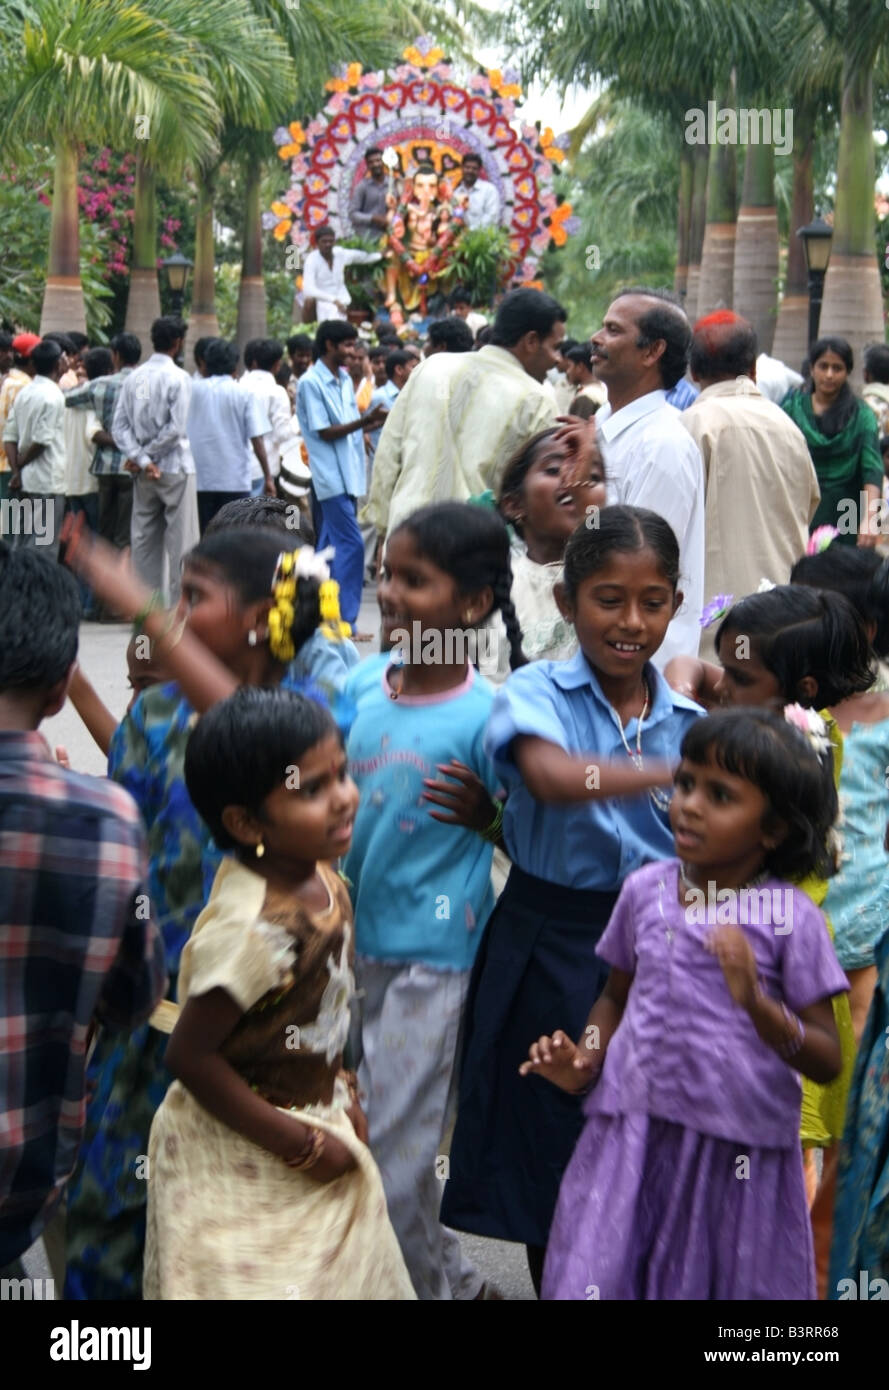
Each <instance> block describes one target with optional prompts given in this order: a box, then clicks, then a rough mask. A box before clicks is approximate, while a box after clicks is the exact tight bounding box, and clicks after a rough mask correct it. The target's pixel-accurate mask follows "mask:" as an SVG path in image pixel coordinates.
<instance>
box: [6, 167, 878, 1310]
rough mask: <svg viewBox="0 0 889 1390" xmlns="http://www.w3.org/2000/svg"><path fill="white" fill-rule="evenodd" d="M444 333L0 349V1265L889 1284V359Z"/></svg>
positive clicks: (623, 327)
mask: <svg viewBox="0 0 889 1390" xmlns="http://www.w3.org/2000/svg"><path fill="white" fill-rule="evenodd" d="M368 163H369V168H370V160H369V161H368ZM381 169H382V166H380V170H377V172H376V174H374V171H373V169H371V172H370V174H369V179H373V180H374V182H375V183H377V184H379V183H380V182H381V179H382V174H381ZM468 172H469V174H470V179H471V174H472V170H471V169H470V170H469V171H468ZM466 173H467V170H466V169H465V167H464V179H465V175H466ZM471 190H472V184H471V182H470V183H469V184H468V191H469V193H470V195H471ZM362 196H363V202H362V207H361V208H360V209H359V212H361V213H362V214H363V215H366V216H367V217H368V218H369V219H370V220H371V221H372V220H373V217H374V216H375V215H376V216H379V215H380V214H379V213H375V212H374V207H375V203H374V196H375V190H374V189H373V188H371V189H370V190H369V191H368V192H367V195H366V197H365V196H364V195H362ZM365 204H366V206H365ZM470 205H471V200H470ZM321 278H322V279H323V274H322V277H321ZM322 289H324V286H322V285H321V283H320V280H319V294H320V293H321V290H322ZM327 290H329V293H330V294H331V295H334V290H333V289H331V288H330V286H327ZM325 292H327V291H325ZM330 302H331V303H333V304H335V305H336V306H337V308H338V309H339V308H340V307H343V306H342V302H341V301H340V300H337V299H336V298H332V299H331V301H330ZM450 308H451V310H452V312H451V313H450V314H449V315H448V316H446V317H444V318H442V319H439V320H437V321H434V322H433V323H432V324H431V325H430V327H429V333H428V342H427V343H426V344H425V350H424V351H423V352H422V353H421V352H420V351H419V350H418V349H417V348H416V347H413V346H411V345H409V344H408V343H406V342H405V341H403V339H400V338H398V337H397V336H393V337H390V336H388V333H387V327H386V325H385V323H382V324H379V325H377V328H378V332H377V334H376V337H377V340H378V341H377V342H376V343H375V344H373V345H369V344H368V343H367V342H366V341H365V340H364V339H363V337H362V336H361V335H360V334H359V332H358V330H357V329H356V328H355V327H354V326H353V325H352V324H351V323H349V322H348V321H347V320H346V319H345V318H344V317H341V316H340V314H339V313H337V314H336V315H332V316H331V317H330V318H329V319H326V320H325V321H324V322H322V323H321V324H320V326H319V327H318V330H317V333H316V335H315V338H314V341H313V340H312V339H310V338H308V337H306V336H305V335H299V334H298V335H296V336H294V337H293V338H291V339H289V340H288V342H287V344H286V345H285V344H282V343H280V342H278V341H276V340H274V339H256V340H253V341H252V342H250V343H248V344H247V345H246V347H245V350H244V354H243V361H241V358H240V354H239V351H238V348H237V345H235V344H233V343H231V342H228V341H226V340H223V339H219V338H216V339H204V340H200V341H199V342H198V343H196V344H195V345H194V349H193V355H194V359H195V363H196V366H195V370H194V373H193V374H192V375H189V374H188V373H186V371H185V370H183V368H182V367H181V366H180V365H179V364H178V361H177V359H178V358H180V356H181V354H182V350H183V345H184V342H185V336H186V332H187V328H186V325H185V324H184V323H183V322H181V321H180V320H178V319H175V318H169V317H167V318H162V319H159V320H157V321H156V322H155V324H154V325H153V328H152V347H153V349H154V350H153V352H152V354H151V355H150V356H148V358H147V360H145V361H144V362H142V364H141V365H139V362H140V357H141V356H142V347H141V344H140V343H139V342H138V340H137V339H135V338H134V337H133V336H132V335H130V334H126V333H123V334H120V335H118V336H117V337H116V338H114V339H113V340H112V343H111V346H110V349H106V348H104V347H92V348H91V347H89V345H88V343H87V342H86V341H79V339H78V338H77V337H76V336H72V335H67V336H66V335H63V334H48V335H46V336H44V337H43V338H37V336H36V335H32V334H26V333H21V334H16V335H11V334H7V335H0V372H2V373H3V375H2V381H0V435H2V440H3V449H4V453H3V454H2V455H0V467H2V469H3V471H2V472H0V479H2V481H3V492H2V500H3V503H4V511H3V524H4V529H6V530H7V532H9V533H10V534H8V535H7V537H6V538H5V539H0V980H2V995H3V999H4V1013H5V1024H6V1037H7V1041H6V1045H5V1047H4V1049H2V1050H0V1091H2V1097H0V1098H2V1111H3V1116H4V1121H3V1127H2V1129H0V1273H2V1274H3V1275H5V1276H9V1277H20V1276H21V1275H22V1267H21V1260H22V1257H23V1256H24V1255H25V1254H26V1252H27V1251H28V1250H29V1249H30V1247H31V1246H32V1245H33V1244H34V1242H35V1241H37V1240H38V1239H39V1238H42V1239H43V1241H44V1245H45V1249H46V1254H47V1258H48V1259H49V1262H50V1266H51V1269H52V1271H53V1275H54V1277H55V1278H56V1280H57V1283H58V1285H59V1287H60V1288H61V1287H64V1290H65V1296H66V1297H69V1298H74V1299H82V1300H112V1299H137V1298H140V1297H144V1298H146V1299H163V1300H170V1299H235V1298H250V1299H280V1298H293V1297H298V1298H301V1299H314V1300H317V1299H383V1300H408V1299H417V1298H419V1299H423V1300H448V1299H463V1300H468V1299H496V1298H499V1297H502V1294H501V1293H500V1291H499V1290H498V1289H497V1288H496V1286H495V1285H494V1284H493V1283H492V1282H491V1281H489V1280H486V1279H485V1278H484V1277H483V1276H482V1274H481V1273H480V1272H479V1271H478V1270H477V1269H476V1268H475V1267H474V1266H473V1264H472V1263H471V1262H470V1260H469V1259H468V1257H467V1254H466V1249H465V1246H464V1245H463V1244H461V1241H460V1238H459V1234H458V1233H460V1232H471V1233H474V1234H477V1235H481V1236H487V1237H494V1238H498V1239H501V1240H506V1241H512V1242H516V1243H518V1244H520V1245H522V1246H524V1247H525V1249H526V1252H527V1263H528V1269H529V1273H530V1276H531V1280H532V1282H533V1285H534V1288H535V1290H536V1292H537V1294H538V1295H539V1296H540V1297H542V1298H544V1299H557V1300H590V1299H606V1300H608V1299H636V1300H674V1299H732V1300H751V1299H755V1300H765V1299H769V1300H788V1299H798V1298H800V1299H815V1298H821V1299H825V1298H839V1297H843V1296H845V1295H844V1294H843V1289H844V1288H845V1286H846V1284H847V1282H848V1280H849V1279H850V1278H851V1279H853V1280H857V1279H858V1277H859V1271H861V1270H865V1271H867V1273H868V1277H869V1279H870V1280H871V1281H874V1280H877V1281H879V1282H880V1284H881V1286H882V1287H883V1288H884V1289H885V1293H884V1294H883V1295H882V1296H884V1297H885V1296H889V1195H887V1184H889V1052H887V1050H886V1046H885V1039H886V1036H887V1029H889V906H887V903H889V898H887V889H889V853H887V847H886V846H887V843H889V831H887V822H889V814H887V812H889V804H887V801H886V768H887V767H889V684H887V677H886V670H887V668H886V664H885V663H886V662H887V661H889V558H887V556H886V554H885V552H884V550H883V547H882V538H883V536H884V535H885V534H886V531H887V527H886V526H885V521H884V510H885V503H884V500H883V499H884V488H885V481H884V460H885V458H886V454H887V452H889V438H887V437H886V435H885V431H886V428H887V419H889V349H887V348H885V347H884V346H882V345H880V346H875V347H873V348H871V349H870V350H869V351H868V353H867V355H866V358H865V363H864V368H865V379H866V383H867V384H866V387H865V391H864V393H863V394H862V395H861V396H859V395H857V394H856V393H855V392H854V391H853V389H852V387H851V385H850V375H851V373H852V371H853V367H854V363H853V359H852V353H851V350H850V348H849V345H848V344H847V343H846V342H845V341H844V340H843V339H841V338H837V337H834V336H828V337H823V338H821V339H819V340H818V341H817V342H815V343H813V344H812V345H811V348H810V351H809V356H808V360H807V364H806V366H805V370H804V372H803V373H801V374H800V373H795V372H793V371H791V370H790V369H789V368H786V367H785V366H784V365H783V364H781V363H779V362H776V361H775V360H774V359H772V358H769V357H767V356H766V355H765V354H762V353H760V352H759V347H758V344H757V341H756V335H755V333H754V330H753V329H752V327H751V325H750V324H749V323H748V322H747V321H746V320H745V319H744V318H743V317H742V316H740V315H739V314H736V313H733V312H730V311H727V310H721V311H717V312H716V313H714V314H711V315H708V316H707V317H706V318H703V319H701V320H700V321H699V322H697V323H695V324H693V325H692V324H690V323H689V321H688V319H687V317H686V315H685V312H684V310H683V309H682V307H681V304H680V303H679V302H678V301H677V300H676V299H675V298H674V297H673V296H672V295H671V294H669V293H667V292H664V291H658V290H653V289H650V288H646V287H632V288H628V289H627V290H624V291H622V292H621V293H620V294H618V295H617V296H616V297H615V299H614V300H613V302H612V303H611V305H610V306H609V307H608V310H607V311H606V313H605V316H604V319H603V322H602V324H601V326H600V327H599V328H598V329H596V330H595V331H594V332H592V333H591V334H590V335H589V336H588V337H586V338H585V339H584V340H582V341H579V340H575V339H571V338H569V337H567V336H566V322H567V315H566V312H565V310H564V309H563V307H562V306H561V305H560V304H559V303H558V302H557V301H556V300H555V299H553V298H552V297H551V296H549V295H547V294H545V293H543V292H540V291H537V290H533V289H518V290H514V291H511V292H510V293H508V294H506V295H505V296H504V297H503V298H502V300H501V302H500V303H499V305H498V306H497V309H496V313H495V314H494V316H493V320H492V322H491V323H490V324H487V323H484V322H482V323H480V322H478V321H476V322H475V323H472V322H471V318H472V311H471V303H470V302H469V300H468V298H467V296H466V295H465V294H464V293H463V292H461V291H457V292H455V294H454V295H453V297H452V302H451V305H450ZM285 346H286V353H285ZM286 357H289V363H288V362H287V361H286V360H285V358H286ZM242 367H243V372H242V374H241V375H239V374H238V373H239V369H240V368H242ZM25 502H29V503H31V505H32V508H33V507H36V506H37V505H38V504H39V505H40V506H41V507H45V508H46V509H47V513H46V514H47V516H48V517H49V520H50V523H51V524H50V525H49V527H48V528H45V529H44V530H43V531H42V532H40V531H39V529H38V528H37V527H36V526H35V525H33V524H32V525H30V526H28V525H26V524H25V521H26V519H27V514H26V513H25V512H24V511H23V510H22V506H21V505H19V507H18V509H17V510H16V509H15V508H14V507H13V506H12V505H10V504H12V503H18V504H24V503H25ZM63 514H64V520H63ZM369 584H372V585H373V584H375V586H376V598H377V603H378V606H379V615H380V627H379V652H378V653H377V652H375V653H373V654H370V655H366V656H364V658H363V659H362V657H361V655H360V652H359V648H360V645H361V643H362V641H364V640H365V639H367V640H370V639H373V638H375V637H376V635H377V634H376V633H362V632H359V631H356V624H357V620H358V615H359V609H360V606H361V602H362V595H363V592H364V590H365V587H366V586H367V585H369ZM84 614H86V615H92V616H94V617H97V618H105V619H110V620H114V621H121V620H123V621H126V622H128V623H132V625H133V634H132V639H131V641H130V645H129V648H128V652H127V660H128V665H129V671H130V679H131V684H132V687H133V698H132V701H131V703H130V705H129V708H128V709H127V710H126V712H125V713H124V714H123V717H122V718H119V717H118V713H119V712H112V711H110V710H108V709H107V708H106V707H105V704H104V701H103V700H102V698H101V692H99V691H97V690H96V689H95V687H94V685H93V684H92V682H91V681H90V678H89V672H88V671H85V670H83V669H81V667H80V666H79V665H78V662H77V653H78V638H79V631H80V622H81V619H82V617H83V615H84ZM356 641H357V643H358V646H356V645H354V643H355V642H356ZM66 702H70V704H71V706H72V707H73V709H74V710H75V711H76V713H77V715H78V716H79V718H80V719H81V720H82V721H83V723H84V725H85V727H86V729H87V730H88V731H89V734H90V735H91V737H92V738H93V739H94V740H95V742H96V743H97V745H98V746H99V748H100V749H101V751H102V754H103V756H104V757H106V758H107V778H94V777H89V776H86V775H83V774H82V773H79V772H77V771H76V770H72V769H71V768H69V767H67V766H65V765H63V764H60V763H59V762H57V761H56V760H55V759H54V758H53V756H52V755H51V752H50V750H49V748H48V745H47V744H46V742H45V740H44V739H43V737H42V736H41V734H40V732H39V729H40V725H41V723H42V722H43V721H44V720H45V719H47V718H49V717H51V716H52V715H53V714H55V713H57V712H58V711H59V710H60V709H62V708H63V706H64V705H65V704H66Z"/></svg>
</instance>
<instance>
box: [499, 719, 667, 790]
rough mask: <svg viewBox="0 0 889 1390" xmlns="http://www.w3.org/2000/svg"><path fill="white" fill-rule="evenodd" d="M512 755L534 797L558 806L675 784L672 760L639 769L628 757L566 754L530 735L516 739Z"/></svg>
mask: <svg viewBox="0 0 889 1390" xmlns="http://www.w3.org/2000/svg"><path fill="white" fill-rule="evenodd" d="M513 757H514V758H515V763H516V767H517V768H518V769H519V772H520V773H521V774H522V780H523V782H524V783H525V786H526V787H527V788H528V791H529V792H530V793H531V795H532V796H533V797H534V798H535V800H537V801H543V802H549V803H550V804H551V805H555V806H567V805H570V804H571V803H572V802H576V801H605V800H606V799H607V798H608V797H612V796H639V795H641V794H642V793H643V792H647V791H648V790H649V789H650V788H651V787H669V786H672V784H673V768H672V767H671V765H670V764H669V763H666V762H659V761H655V760H652V761H650V762H646V763H645V766H644V767H643V768H642V769H641V771H640V769H639V768H637V767H636V766H635V764H634V763H632V762H630V760H629V758H627V759H626V760H625V761H624V762H612V761H611V760H610V759H608V758H602V757H600V756H599V755H598V754H596V753H587V754H576V753H566V752H565V750H564V748H560V747H559V745H558V744H557V743H551V742H550V741H549V740H548V739H545V738H537V737H535V736H533V735H531V734H520V735H519V736H518V737H517V738H516V739H514V740H513Z"/></svg>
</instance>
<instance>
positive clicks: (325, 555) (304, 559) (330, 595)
mask: <svg viewBox="0 0 889 1390" xmlns="http://www.w3.org/2000/svg"><path fill="white" fill-rule="evenodd" d="M332 556H333V551H332V550H331V549H330V547H328V548H327V549H326V550H322V551H316V550H313V549H312V547H311V546H310V545H305V546H303V547H302V548H301V549H300V550H285V551H284V552H283V553H282V554H281V555H279V556H278V563H277V565H276V566H275V576H274V579H273V580H272V597H273V599H274V602H273V604H272V606H271V608H270V609H269V615H268V625H269V650H270V651H271V653H272V656H273V657H274V658H275V660H276V661H281V662H283V663H285V664H286V663H287V662H289V661H292V660H293V658H294V657H295V655H296V648H295V647H294V645H293V621H294V618H295V617H296V597H297V589H298V585H299V581H300V579H315V580H317V581H318V600H319V604H320V609H321V623H320V630H321V632H322V633H323V634H324V636H325V637H326V638H327V639H328V641H331V642H341V641H342V640H343V638H344V637H348V636H350V634H351V632H352V629H351V628H350V626H349V624H348V623H346V622H344V621H343V618H342V615H341V614H340V586H339V584H337V582H336V580H335V579H331V577H330V569H329V567H328V564H327V561H328V560H329V559H331V558H332Z"/></svg>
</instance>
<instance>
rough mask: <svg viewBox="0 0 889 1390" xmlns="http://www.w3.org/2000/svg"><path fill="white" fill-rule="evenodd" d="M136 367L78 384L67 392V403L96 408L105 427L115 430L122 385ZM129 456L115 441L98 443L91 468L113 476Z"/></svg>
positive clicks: (72, 406)
mask: <svg viewBox="0 0 889 1390" xmlns="http://www.w3.org/2000/svg"><path fill="white" fill-rule="evenodd" d="M134 371H135V368H134V367H122V368H121V370H120V371H119V372H115V373H114V375H113V376H99V377H96V379H95V381H86V382H84V384H83V385H82V386H75V387H74V390H73V391H66V392H65V405H66V406H68V407H69V409H72V410H93V411H95V414H96V416H97V417H98V420H99V424H100V425H101V426H102V429H103V430H105V431H106V432H107V433H108V434H111V426H112V424H113V423H114V411H115V408H116V406H117V398H118V396H119V395H120V388H121V386H122V385H123V383H124V382H125V381H126V379H127V377H128V376H132V374H133V372H134ZM126 457H127V456H126V454H125V453H124V452H123V450H122V449H118V448H117V446H116V445H115V444H97V445H96V452H95V454H94V456H93V461H92V463H91V464H90V472H91V473H93V474H94V475H95V476H96V477H97V478H107V477H111V476H112V475H113V474H114V473H119V472H120V471H121V469H122V468H123V466H124V463H125V462H126Z"/></svg>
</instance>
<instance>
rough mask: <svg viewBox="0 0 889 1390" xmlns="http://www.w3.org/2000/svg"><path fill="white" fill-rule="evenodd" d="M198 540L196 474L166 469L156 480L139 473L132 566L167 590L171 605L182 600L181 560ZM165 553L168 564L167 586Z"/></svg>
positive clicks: (144, 578) (135, 489) (156, 586)
mask: <svg viewBox="0 0 889 1390" xmlns="http://www.w3.org/2000/svg"><path fill="white" fill-rule="evenodd" d="M198 540H199V531H198V503H197V491H196V487H195V476H194V474H193V473H163V474H161V476H160V478H158V479H157V480H156V481H155V482H153V481H152V480H151V479H150V478H146V477H145V475H144V474H143V473H140V474H138V475H137V477H136V479H135V482H134V483H133V516H132V521H131V524H130V544H131V545H132V548H133V555H132V559H133V568H134V569H135V571H136V573H137V575H138V576H139V578H140V579H141V580H142V582H143V583H144V584H147V585H148V586H149V588H151V589H160V590H164V589H165V590H166V595H167V601H168V603H169V604H170V606H171V607H173V606H174V605H175V604H177V603H178V602H179V585H180V579H181V571H182V561H183V559H184V558H185V556H186V555H187V554H188V552H189V550H191V549H192V547H193V546H196V545H197V543H198ZM165 557H166V560H167V563H168V566H169V568H168V577H167V583H166V586H165V585H164V558H165Z"/></svg>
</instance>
